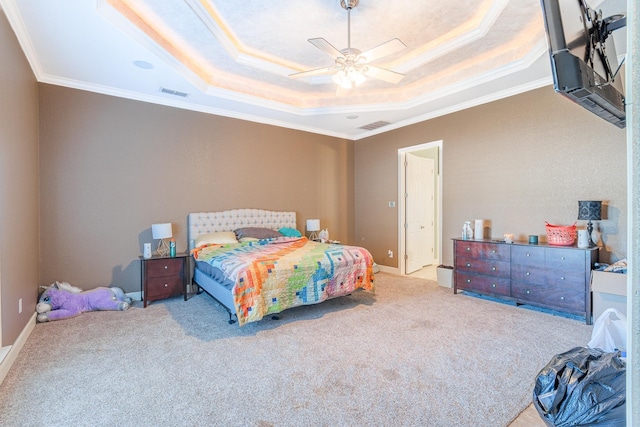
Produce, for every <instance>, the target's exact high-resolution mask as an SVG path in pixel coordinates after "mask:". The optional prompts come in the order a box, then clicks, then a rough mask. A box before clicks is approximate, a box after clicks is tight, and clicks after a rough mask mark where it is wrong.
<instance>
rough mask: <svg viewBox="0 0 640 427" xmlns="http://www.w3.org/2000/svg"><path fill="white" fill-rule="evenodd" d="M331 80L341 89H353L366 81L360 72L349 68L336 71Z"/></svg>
mask: <svg viewBox="0 0 640 427" xmlns="http://www.w3.org/2000/svg"><path fill="white" fill-rule="evenodd" d="M331 79H332V80H333V82H334V83H335V84H337V85H338V86H340V87H342V88H343V89H353V88H355V87H357V86H360V85H361V84H362V83H364V82H365V81H366V80H367V78H366V77H365V75H364V74H362V73H361V72H360V70H358V69H356V68H355V67H351V66H349V67H345V68H344V69H342V70H338V71H337V72H336V73H335V74H334V75H333V77H332V78H331Z"/></svg>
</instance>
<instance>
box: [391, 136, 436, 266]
mask: <svg viewBox="0 0 640 427" xmlns="http://www.w3.org/2000/svg"><path fill="white" fill-rule="evenodd" d="M407 166H409V167H407ZM398 174H399V177H398V269H399V273H400V274H401V275H405V274H410V273H412V272H414V271H419V270H420V269H421V268H423V267H427V266H428V268H432V269H434V268H435V266H436V265H437V263H438V262H439V259H440V258H441V256H440V254H441V251H442V226H441V217H442V178H441V177H442V141H434V142H429V143H426V144H420V145H416V146H412V147H407V148H402V149H400V150H398ZM425 210H426V212H425ZM421 227H424V228H421Z"/></svg>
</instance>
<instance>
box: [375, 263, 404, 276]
mask: <svg viewBox="0 0 640 427" xmlns="http://www.w3.org/2000/svg"><path fill="white" fill-rule="evenodd" d="M378 267H379V268H380V271H381V272H383V273H391V274H400V269H399V268H397V267H387V266H386V265H380V264H378Z"/></svg>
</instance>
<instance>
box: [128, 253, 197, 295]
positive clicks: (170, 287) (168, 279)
mask: <svg viewBox="0 0 640 427" xmlns="http://www.w3.org/2000/svg"><path fill="white" fill-rule="evenodd" d="M140 262H141V263H142V265H141V269H140V271H141V278H142V299H143V301H144V307H146V306H147V304H149V303H150V302H152V301H157V300H161V299H165V298H171V297H175V296H178V295H183V296H184V300H185V301H186V300H187V281H188V274H189V269H188V263H189V255H188V254H186V253H178V254H176V256H175V257H159V256H153V257H151V258H144V257H140Z"/></svg>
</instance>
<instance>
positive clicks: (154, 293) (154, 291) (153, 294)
mask: <svg viewBox="0 0 640 427" xmlns="http://www.w3.org/2000/svg"><path fill="white" fill-rule="evenodd" d="M183 292H184V282H183V280H182V277H181V276H167V277H154V278H152V279H149V280H147V295H145V296H144V297H145V298H146V299H148V300H157V299H164V298H169V297H172V296H175V295H181V294H182V293H183Z"/></svg>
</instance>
